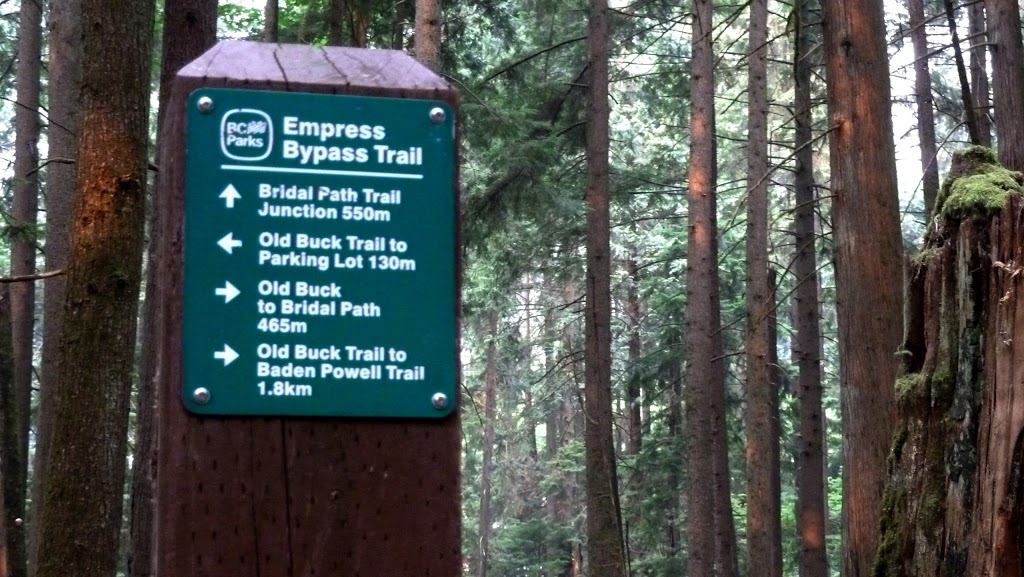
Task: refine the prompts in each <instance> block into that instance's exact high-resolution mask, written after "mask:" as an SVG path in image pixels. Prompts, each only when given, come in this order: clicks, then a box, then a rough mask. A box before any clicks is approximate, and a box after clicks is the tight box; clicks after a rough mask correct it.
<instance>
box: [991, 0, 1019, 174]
mask: <svg viewBox="0 0 1024 577" xmlns="http://www.w3.org/2000/svg"><path fill="white" fill-rule="evenodd" d="M985 15H986V17H987V21H988V41H989V43H990V44H989V53H990V54H991V55H992V100H993V104H995V127H996V139H997V142H996V147H997V148H998V149H999V162H1000V163H1001V164H1002V165H1003V166H1006V167H1007V168H1010V169H1012V170H1024V119H1022V118H1021V111H1022V110H1024V67H1022V66H1021V62H1024V47H1022V46H1021V25H1020V6H1019V3H1018V2H1017V0H985Z"/></svg>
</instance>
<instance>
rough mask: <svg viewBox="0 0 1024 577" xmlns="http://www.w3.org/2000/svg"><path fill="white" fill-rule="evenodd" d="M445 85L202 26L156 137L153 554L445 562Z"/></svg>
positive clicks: (278, 567)
mask: <svg viewBox="0 0 1024 577" xmlns="http://www.w3.org/2000/svg"><path fill="white" fill-rule="evenodd" d="M457 104H458V102H457V95H456V93H455V92H454V90H452V88H451V87H450V86H449V85H448V84H447V83H446V82H444V81H443V80H441V79H440V78H439V77H438V76H436V75H435V74H433V73H432V72H430V71H429V70H428V69H426V68H425V67H423V66H422V65H420V64H419V63H417V62H416V61H414V60H413V59H412V58H411V57H409V56H408V55H406V54H404V53H401V52H397V51H386V50H380V51H377V50H362V49H350V48H332V47H327V48H314V47H307V46H291V45H278V44H261V43H252V42H242V41H226V42H221V43H220V44H218V45H217V46H215V47H214V48H212V49H211V50H210V51H209V52H207V53H206V54H204V55H203V56H202V57H200V58H199V59H197V60H196V61H194V62H192V63H191V64H189V65H188V66H186V67H185V68H184V69H183V70H182V71H181V72H180V73H179V74H178V76H177V78H176V79H175V83H174V88H173V92H172V95H171V99H170V104H169V109H168V111H169V112H168V114H167V116H166V121H165V124H164V128H163V132H162V134H161V135H160V141H161V150H160V163H159V166H160V174H159V186H158V194H157V197H158V200H157V206H156V210H157V211H158V213H157V214H158V224H157V227H156V230H155V231H154V242H157V243H158V247H159V248H158V262H156V263H152V265H153V266H157V267H158V271H159V272H158V274H157V286H156V287H151V290H157V291H159V292H158V299H157V301H156V302H157V303H158V305H157V307H156V310H155V316H154V322H155V323H157V326H158V327H159V328H160V330H159V337H158V342H157V347H158V354H157V374H158V395H159V401H158V403H159V404H158V410H157V431H158V433H157V438H158V442H157V456H156V471H155V499H156V509H155V530H156V531H155V533H156V534H155V544H156V545H155V549H156V552H155V559H154V561H153V562H154V569H155V574H156V575H158V576H161V577H183V576H192V575H195V576H200V575H201V576H209V577H221V576H222V577H241V576H246V577H249V576H252V577H257V576H264V577H287V576H307V575H308V576H315V575H324V576H334V575H337V576H343V577H382V576H387V577H456V576H457V575H458V574H459V573H460V572H461V569H462V567H461V559H460V553H459V550H460V533H459V524H460V513H459V502H460V499H459V495H460V486H459V422H458V412H457V410H456V406H455V405H456V401H457V398H458V387H457V383H458V376H459V375H458V344H457V342H458V335H457V332H458V325H457V322H456V319H457V311H458V296H457V289H458V282H457V276H458V273H457V271H458V262H457V253H458V251H457V250H456V235H457V211H458V200H457V194H456V188H457V187H456V182H457V144H456V136H455V135H456V129H455V127H456V119H455V115H456V111H457Z"/></svg>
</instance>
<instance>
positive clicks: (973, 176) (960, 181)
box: [936, 146, 1024, 220]
mask: <svg viewBox="0 0 1024 577" xmlns="http://www.w3.org/2000/svg"><path fill="white" fill-rule="evenodd" d="M1021 193H1024V175H1022V174H1021V173H1019V172H1014V171H1012V170H1008V169H1006V168H1004V167H1002V166H1000V165H999V164H998V163H997V161H996V158H995V153H993V152H992V151H991V150H990V149H988V148H985V147H981V146H971V147H968V148H967V149H965V150H963V151H960V152H958V153H956V154H954V155H953V162H952V166H951V168H950V171H949V175H948V176H947V177H946V182H944V183H943V185H942V190H940V191H939V200H938V203H937V209H936V210H937V211H941V214H942V216H944V217H946V218H948V219H951V220H963V219H965V218H970V217H972V216H978V215H981V216H987V215H991V214H992V213H994V212H997V211H999V210H1001V209H1002V208H1003V206H1004V205H1005V204H1006V201H1007V199H1008V198H1009V197H1010V196H1011V195H1017V194H1021Z"/></svg>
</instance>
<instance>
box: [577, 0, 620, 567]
mask: <svg viewBox="0 0 1024 577" xmlns="http://www.w3.org/2000/svg"><path fill="white" fill-rule="evenodd" d="M608 34H609V32H608V3H607V0H590V34H589V37H588V42H587V68H588V72H587V74H588V83H587V86H588V88H589V92H588V99H587V127H586V137H587V194H586V205H587V207H586V210H587V297H586V299H587V303H586V311H585V316H586V319H585V321H584V327H585V331H586V345H585V353H584V354H585V357H584V362H585V368H584V370H585V385H584V413H585V415H586V425H585V445H586V508H587V559H588V561H589V564H590V575H591V577H623V576H624V575H625V574H626V560H625V552H624V551H623V546H622V545H623V544H622V528H621V518H620V516H619V487H618V479H617V476H616V467H615V447H614V445H613V437H612V390H611V368H612V367H611V361H612V358H611V357H612V352H611V345H612V333H611V311H612V308H611V248H610V230H611V227H610V224H609V176H608V166H609V156H608V148H609V137H608V131H609V127H608Z"/></svg>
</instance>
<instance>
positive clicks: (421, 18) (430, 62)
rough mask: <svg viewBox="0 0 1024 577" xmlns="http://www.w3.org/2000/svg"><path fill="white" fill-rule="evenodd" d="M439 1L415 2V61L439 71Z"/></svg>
mask: <svg viewBox="0 0 1024 577" xmlns="http://www.w3.org/2000/svg"><path fill="white" fill-rule="evenodd" d="M441 22H442V15H441V0H416V31H415V39H416V60H419V61H420V62H421V63H423V65H424V66H426V67H427V68H429V69H431V70H433V71H434V72H440V71H441Z"/></svg>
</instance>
